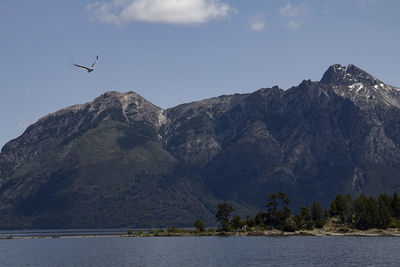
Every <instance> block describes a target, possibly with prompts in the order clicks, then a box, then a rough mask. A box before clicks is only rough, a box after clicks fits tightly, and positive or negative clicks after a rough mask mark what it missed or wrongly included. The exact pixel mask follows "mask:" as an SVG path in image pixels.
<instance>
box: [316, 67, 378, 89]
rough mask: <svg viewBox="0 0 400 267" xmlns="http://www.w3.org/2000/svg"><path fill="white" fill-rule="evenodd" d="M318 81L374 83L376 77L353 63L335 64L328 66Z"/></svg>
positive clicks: (326, 82) (328, 82)
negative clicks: (345, 64)
mask: <svg viewBox="0 0 400 267" xmlns="http://www.w3.org/2000/svg"><path fill="white" fill-rule="evenodd" d="M320 82H321V83H324V84H331V83H333V84H345V85H347V84H351V83H356V82H363V83H367V84H376V82H377V79H375V78H374V77H373V76H372V75H370V74H369V73H367V72H365V71H364V70H362V69H360V68H359V67H357V66H355V65H353V64H350V65H347V66H342V65H340V64H335V65H332V66H330V67H329V68H328V70H327V71H326V72H325V73H324V75H323V76H322V79H321V81H320Z"/></svg>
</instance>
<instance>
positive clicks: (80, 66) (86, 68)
mask: <svg viewBox="0 0 400 267" xmlns="http://www.w3.org/2000/svg"><path fill="white" fill-rule="evenodd" d="M74 66H77V67H79V68H83V69H85V70H87V71H89V70H90V69H89V68H88V67H85V66H82V65H78V64H74Z"/></svg>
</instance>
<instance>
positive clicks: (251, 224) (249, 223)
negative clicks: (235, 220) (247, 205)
mask: <svg viewBox="0 0 400 267" xmlns="http://www.w3.org/2000/svg"><path fill="white" fill-rule="evenodd" d="M246 226H247V228H248V229H251V228H254V227H255V226H256V222H255V221H254V220H253V218H251V217H250V216H249V215H247V216H246Z"/></svg>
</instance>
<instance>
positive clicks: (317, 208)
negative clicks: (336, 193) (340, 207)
mask: <svg viewBox="0 0 400 267" xmlns="http://www.w3.org/2000/svg"><path fill="white" fill-rule="evenodd" d="M311 219H312V220H313V221H314V226H315V227H316V228H322V227H323V226H324V225H325V223H326V217H325V209H324V208H323V207H322V205H321V203H319V202H316V201H314V202H313V204H312V207H311Z"/></svg>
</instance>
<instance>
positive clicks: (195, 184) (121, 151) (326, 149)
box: [0, 65, 400, 229]
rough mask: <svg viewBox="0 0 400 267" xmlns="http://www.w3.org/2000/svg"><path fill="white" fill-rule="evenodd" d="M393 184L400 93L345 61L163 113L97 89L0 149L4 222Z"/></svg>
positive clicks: (150, 222)
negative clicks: (282, 84)
mask: <svg viewBox="0 0 400 267" xmlns="http://www.w3.org/2000/svg"><path fill="white" fill-rule="evenodd" d="M399 190H400V88H397V87H394V86H390V85H388V84H385V83H384V82H382V81H380V80H378V79H376V78H374V77H373V76H372V75H370V74H368V73H367V72H365V71H363V70H361V69H360V68H358V67H356V66H354V65H348V66H341V65H332V66H331V67H329V68H328V70H327V71H326V72H325V73H324V75H323V77H322V79H321V80H320V81H318V82H313V81H310V80H304V81H302V82H301V83H300V84H299V85H298V86H294V87H292V88H289V89H287V90H283V89H280V88H279V87H277V86H274V87H272V88H262V89H259V90H257V91H255V92H253V93H248V94H234V95H223V96H219V97H214V98H210V99H205V100H201V101H196V102H192V103H186V104H182V105H179V106H176V107H173V108H169V109H166V110H165V109H161V108H159V107H157V106H155V105H153V104H152V103H150V102H149V101H147V100H146V99H144V98H143V97H141V96H140V95H138V94H136V93H134V92H127V93H120V92H115V91H112V92H106V93H104V94H103V95H101V96H99V97H98V98H96V99H95V100H94V101H93V102H89V103H86V104H79V105H75V106H71V107H67V108H65V109H62V110H60V111H57V112H55V113H52V114H49V115H47V116H45V117H43V118H41V119H39V120H38V121H37V122H36V123H34V124H32V125H30V126H29V127H28V128H27V129H26V130H25V132H24V133H23V134H22V135H21V136H19V137H18V138H16V139H14V140H11V141H10V142H8V143H7V144H6V145H5V146H4V147H3V148H2V150H1V153H0V228H3V229H16V228H20V229H21V228H31V229H32V228H36V229H37V228H41V229H44V228H104V227H159V226H161V227H165V226H168V225H174V226H191V225H192V224H193V222H194V220H195V219H197V218H200V219H202V220H204V221H205V222H206V223H207V224H209V225H213V224H215V219H214V214H215V211H216V206H217V204H218V203H221V202H229V203H230V204H232V205H233V206H234V207H235V208H236V212H237V213H238V214H240V215H242V216H244V215H247V214H249V215H254V213H255V212H256V211H259V210H263V209H265V204H266V198H267V196H268V195H269V194H270V193H273V192H279V191H283V192H286V193H287V194H288V195H289V197H290V198H291V200H292V203H291V205H292V208H294V209H296V208H298V207H299V206H300V205H309V204H310V203H311V202H312V201H314V200H318V201H320V202H321V203H322V204H323V205H325V206H327V205H329V201H330V200H332V199H333V198H334V196H335V195H336V194H339V193H348V194H351V195H353V196H357V195H359V194H360V193H364V194H366V195H373V196H376V195H377V194H380V193H382V192H387V193H392V192H394V191H399Z"/></svg>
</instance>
